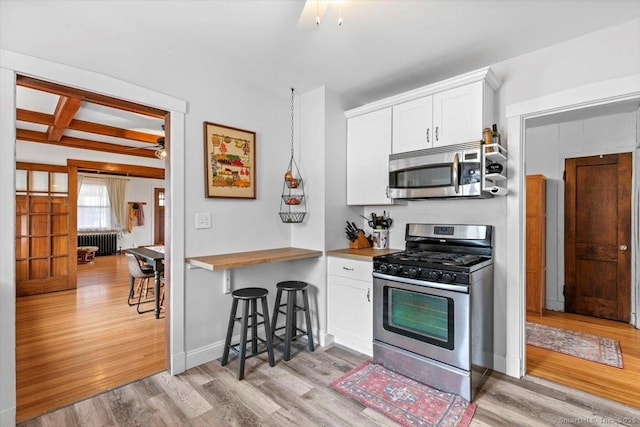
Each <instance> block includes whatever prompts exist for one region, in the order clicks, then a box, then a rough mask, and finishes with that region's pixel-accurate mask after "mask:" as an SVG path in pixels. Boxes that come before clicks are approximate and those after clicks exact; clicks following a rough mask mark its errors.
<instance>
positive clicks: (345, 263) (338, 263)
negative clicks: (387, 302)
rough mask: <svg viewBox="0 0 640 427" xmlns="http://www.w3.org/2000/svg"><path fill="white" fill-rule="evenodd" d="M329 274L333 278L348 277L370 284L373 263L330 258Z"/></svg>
mask: <svg viewBox="0 0 640 427" xmlns="http://www.w3.org/2000/svg"><path fill="white" fill-rule="evenodd" d="M328 263H329V265H328V268H327V273H328V274H330V275H333V276H341V277H348V278H350V279H355V280H363V281H367V282H370V281H371V280H373V279H372V277H371V273H372V272H373V261H371V262H369V261H357V260H353V259H347V258H339V257H329V261H328Z"/></svg>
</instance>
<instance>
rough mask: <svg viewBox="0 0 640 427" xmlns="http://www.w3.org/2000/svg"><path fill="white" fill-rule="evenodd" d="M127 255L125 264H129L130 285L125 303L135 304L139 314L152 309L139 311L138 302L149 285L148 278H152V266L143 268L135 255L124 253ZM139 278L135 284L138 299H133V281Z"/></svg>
mask: <svg viewBox="0 0 640 427" xmlns="http://www.w3.org/2000/svg"><path fill="white" fill-rule="evenodd" d="M125 255H126V257H127V265H128V266H129V274H130V275H131V278H132V280H131V286H130V288H129V299H128V300H127V303H128V304H129V305H130V306H133V305H135V306H136V311H137V312H138V313H139V314H142V313H147V312H149V311H153V309H150V310H144V311H140V303H141V302H142V294H146V292H147V290H148V287H149V279H153V278H154V272H153V268H143V267H142V266H141V265H140V261H139V260H138V258H136V256H135V255H133V254H129V253H127V254H125ZM136 280H139V282H138V286H137V294H138V301H137V302H136V301H135V295H136V286H135V281H136Z"/></svg>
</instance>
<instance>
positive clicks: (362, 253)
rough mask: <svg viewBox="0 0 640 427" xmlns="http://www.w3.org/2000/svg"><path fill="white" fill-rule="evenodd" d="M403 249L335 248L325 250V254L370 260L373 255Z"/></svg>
mask: <svg viewBox="0 0 640 427" xmlns="http://www.w3.org/2000/svg"><path fill="white" fill-rule="evenodd" d="M402 250H403V249H373V248H365V249H337V250H334V251H327V256H334V257H339V258H350V259H357V260H360V261H371V260H373V257H374V256H378V255H386V254H390V253H393V252H400V251H402Z"/></svg>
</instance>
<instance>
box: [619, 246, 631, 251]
mask: <svg viewBox="0 0 640 427" xmlns="http://www.w3.org/2000/svg"><path fill="white" fill-rule="evenodd" d="M627 249H629V248H628V247H627V245H620V250H621V251H626V250H627Z"/></svg>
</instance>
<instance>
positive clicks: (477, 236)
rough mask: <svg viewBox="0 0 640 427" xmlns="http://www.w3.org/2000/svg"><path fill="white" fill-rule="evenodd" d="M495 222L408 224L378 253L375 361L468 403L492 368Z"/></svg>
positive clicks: (375, 291) (375, 292)
mask: <svg viewBox="0 0 640 427" xmlns="http://www.w3.org/2000/svg"><path fill="white" fill-rule="evenodd" d="M492 232H493V228H492V226H490V225H444V224H407V228H406V232H405V241H406V250H405V251H404V252H397V253H392V254H389V255H382V256H377V257H374V259H373V360H374V363H378V364H381V365H383V366H385V367H386V368H388V369H391V370H392V371H395V372H398V373H400V374H403V375H406V376H408V377H410V378H413V379H415V380H417V381H420V382H422V383H424V384H427V385H430V386H432V387H435V388H437V389H439V390H442V391H446V392H450V393H455V394H458V395H460V396H462V397H463V398H465V399H467V400H469V401H471V400H473V398H474V397H475V394H476V392H477V390H478V389H479V388H480V387H481V386H482V383H483V380H484V379H486V374H487V373H488V372H489V370H490V369H493V246H492V243H493V242H492V234H493V233H492Z"/></svg>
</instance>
